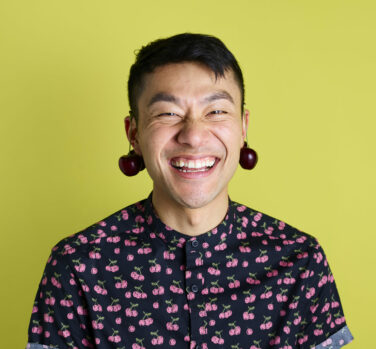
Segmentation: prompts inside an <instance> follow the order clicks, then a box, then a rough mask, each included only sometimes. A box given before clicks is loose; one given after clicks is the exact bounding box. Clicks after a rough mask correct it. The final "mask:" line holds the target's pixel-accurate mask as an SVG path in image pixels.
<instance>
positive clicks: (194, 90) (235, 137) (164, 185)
mask: <svg viewBox="0 0 376 349" xmlns="http://www.w3.org/2000/svg"><path fill="white" fill-rule="evenodd" d="M247 124H248V112H247V111H246V112H245V117H244V118H242V116H241V94H240V88H239V86H238V84H237V83H236V81H235V79H234V76H233V73H232V71H228V72H226V74H225V76H224V78H218V79H217V80H216V79H215V75H214V73H213V72H212V71H211V70H210V69H209V68H207V67H206V66H204V65H201V64H199V63H190V62H189V63H176V64H168V65H165V66H161V67H158V68H156V69H155V71H154V72H153V73H151V74H148V75H147V76H146V77H145V81H144V90H143V91H142V93H141V96H140V98H139V100H138V124H137V126H136V123H135V121H134V120H132V125H131V130H130V132H129V133H128V136H129V137H130V139H131V143H132V145H133V147H134V149H135V151H136V152H137V153H138V154H141V155H142V156H143V158H144V162H145V165H146V169H147V171H148V173H149V175H150V177H151V178H152V180H153V183H154V187H153V195H156V196H157V197H158V198H159V199H162V200H164V201H165V202H166V200H167V202H169V203H170V204H171V203H172V204H175V205H180V206H182V207H188V208H200V207H203V206H206V205H208V204H209V203H211V202H212V201H213V200H216V199H217V200H220V199H223V198H224V196H225V197H226V198H227V186H228V182H229V181H230V179H231V177H232V176H233V174H234V172H235V170H236V168H237V165H238V162H239V152H240V148H241V147H242V146H243V142H244V137H245V132H246V128H247V126H248V125H247Z"/></svg>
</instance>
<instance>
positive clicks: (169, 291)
mask: <svg viewBox="0 0 376 349" xmlns="http://www.w3.org/2000/svg"><path fill="white" fill-rule="evenodd" d="M128 93H129V103H130V107H131V113H130V117H128V118H126V120H125V124H126V131H127V135H128V138H129V140H130V143H131V145H132V146H133V148H134V151H132V152H131V153H130V154H129V155H128V156H127V157H125V158H122V160H121V161H120V165H121V168H122V170H123V171H124V172H125V173H126V174H134V172H133V171H134V166H139V168H138V169H137V168H136V172H137V171H138V170H140V169H142V167H143V165H145V166H146V169H147V171H148V173H149V175H150V177H151V178H152V180H153V191H152V193H151V194H150V195H149V197H148V198H147V199H144V200H142V201H140V202H138V203H135V204H133V205H130V206H128V207H126V208H124V209H121V210H119V211H118V212H116V213H114V214H113V215H111V216H109V217H107V218H105V219H103V220H102V221H100V222H98V223H97V224H95V225H93V226H91V227H88V228H87V229H84V230H83V231H81V232H79V233H77V234H74V235H72V236H70V237H68V238H65V239H63V240H62V241H60V242H59V243H58V244H57V245H56V246H55V247H54V248H53V249H52V252H51V256H50V258H49V260H48V262H47V266H46V269H45V272H44V275H43V277H42V281H41V283H40V287H39V290H38V293H37V296H36V301H35V305H34V308H33V314H32V317H31V321H30V328H29V344H28V346H29V348H34V349H40V348H51V347H52V348H60V349H62V348H101V349H102V348H117V349H120V348H123V349H125V348H132V349H136V348H153V347H160V348H169V347H175V348H179V349H180V348H201V349H203V348H234V349H235V348H238V349H240V348H243V349H245V348H251V349H257V348H284V349H285V348H316V349H321V348H325V347H330V348H340V347H342V346H344V345H345V344H347V343H348V342H350V341H351V340H352V336H351V333H350V331H349V329H348V328H347V326H346V322H345V318H344V315H343V311H342V307H341V304H340V299H339V296H338V293H337V289H336V286H335V283H334V279H333V275H332V274H331V272H330V269H329V266H328V264H327V261H326V258H325V254H324V252H323V250H322V248H321V247H320V245H319V244H318V242H317V240H316V239H315V238H314V237H312V236H310V235H308V234H305V233H303V232H300V231H299V230H297V229H295V228H293V227H291V226H289V225H288V224H286V223H284V222H282V221H279V220H277V219H275V218H272V217H270V216H268V215H265V214H263V213H260V212H257V211H255V210H252V209H250V208H248V207H245V206H243V205H241V204H238V203H236V202H233V201H232V200H230V199H229V196H228V183H229V181H230V179H231V178H232V176H233V174H234V172H235V170H236V168H237V164H238V163H239V158H240V152H241V151H242V152H244V151H245V150H244V149H247V148H245V147H243V145H244V143H245V137H246V131H247V127H248V115H249V113H248V111H247V110H244V109H243V105H244V86H243V77H242V73H241V70H240V68H239V66H238V63H237V62H236V60H235V58H234V56H233V55H232V54H231V53H230V52H229V51H228V50H227V48H226V47H225V46H224V45H223V43H222V42H221V41H220V40H218V39H217V38H214V37H211V36H206V35H199V34H181V35H176V36H173V37H170V38H167V39H161V40H157V41H155V42H152V43H150V44H149V45H148V46H146V47H143V48H142V49H141V51H140V52H139V53H138V55H137V59H136V62H135V63H134V65H133V66H132V68H131V72H130V77H129V83H128ZM245 153H247V151H245ZM242 161H243V160H242ZM243 165H244V164H243ZM130 168H131V170H130V171H129V169H130Z"/></svg>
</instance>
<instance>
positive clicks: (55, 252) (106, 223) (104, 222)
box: [51, 199, 146, 258]
mask: <svg viewBox="0 0 376 349" xmlns="http://www.w3.org/2000/svg"><path fill="white" fill-rule="evenodd" d="M145 201H146V199H144V200H141V201H138V202H136V203H133V204H131V205H129V206H126V207H124V208H122V209H120V210H118V211H116V212H114V213H112V214H111V215H109V216H107V217H105V218H103V219H101V220H99V221H97V222H96V223H94V224H92V225H90V226H88V227H86V228H84V229H82V230H81V231H79V232H76V233H74V234H72V235H69V236H67V237H65V238H63V239H61V240H60V241H59V242H58V243H57V244H55V246H54V247H53V248H52V251H51V254H52V256H54V257H58V256H65V255H74V256H75V257H76V258H77V256H79V255H87V253H86V252H87V251H88V250H91V249H92V248H93V246H95V247H96V248H97V249H98V248H101V247H103V246H104V245H105V244H106V243H107V242H109V241H112V239H114V238H116V237H117V236H120V235H121V234H123V233H128V234H129V233H132V231H133V230H134V229H136V228H137V226H138V221H140V220H143V219H142V218H141V217H143V215H144V213H145V206H144V204H145Z"/></svg>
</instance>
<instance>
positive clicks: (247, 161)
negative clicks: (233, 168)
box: [239, 142, 258, 170]
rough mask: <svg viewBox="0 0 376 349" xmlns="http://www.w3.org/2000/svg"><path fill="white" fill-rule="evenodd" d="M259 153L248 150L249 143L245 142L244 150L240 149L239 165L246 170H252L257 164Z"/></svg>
mask: <svg viewBox="0 0 376 349" xmlns="http://www.w3.org/2000/svg"><path fill="white" fill-rule="evenodd" d="M257 160H258V157H257V153H256V151H255V150H253V149H252V148H248V144H247V142H244V145H243V148H241V149H240V158H239V164H240V166H241V167H243V168H244V169H246V170H252V169H253V168H254V167H255V166H256V164H257Z"/></svg>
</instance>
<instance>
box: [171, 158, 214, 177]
mask: <svg viewBox="0 0 376 349" xmlns="http://www.w3.org/2000/svg"><path fill="white" fill-rule="evenodd" d="M218 162H219V160H218V159H215V163H214V165H213V167H211V168H209V169H205V171H195V172H183V171H179V170H178V169H177V168H175V167H174V166H172V165H171V164H170V166H171V168H172V169H173V171H174V172H175V173H177V174H178V175H179V176H180V177H183V178H187V179H195V178H203V177H208V176H210V175H211V174H212V173H213V172H214V170H215V168H216V167H217V165H218Z"/></svg>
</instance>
